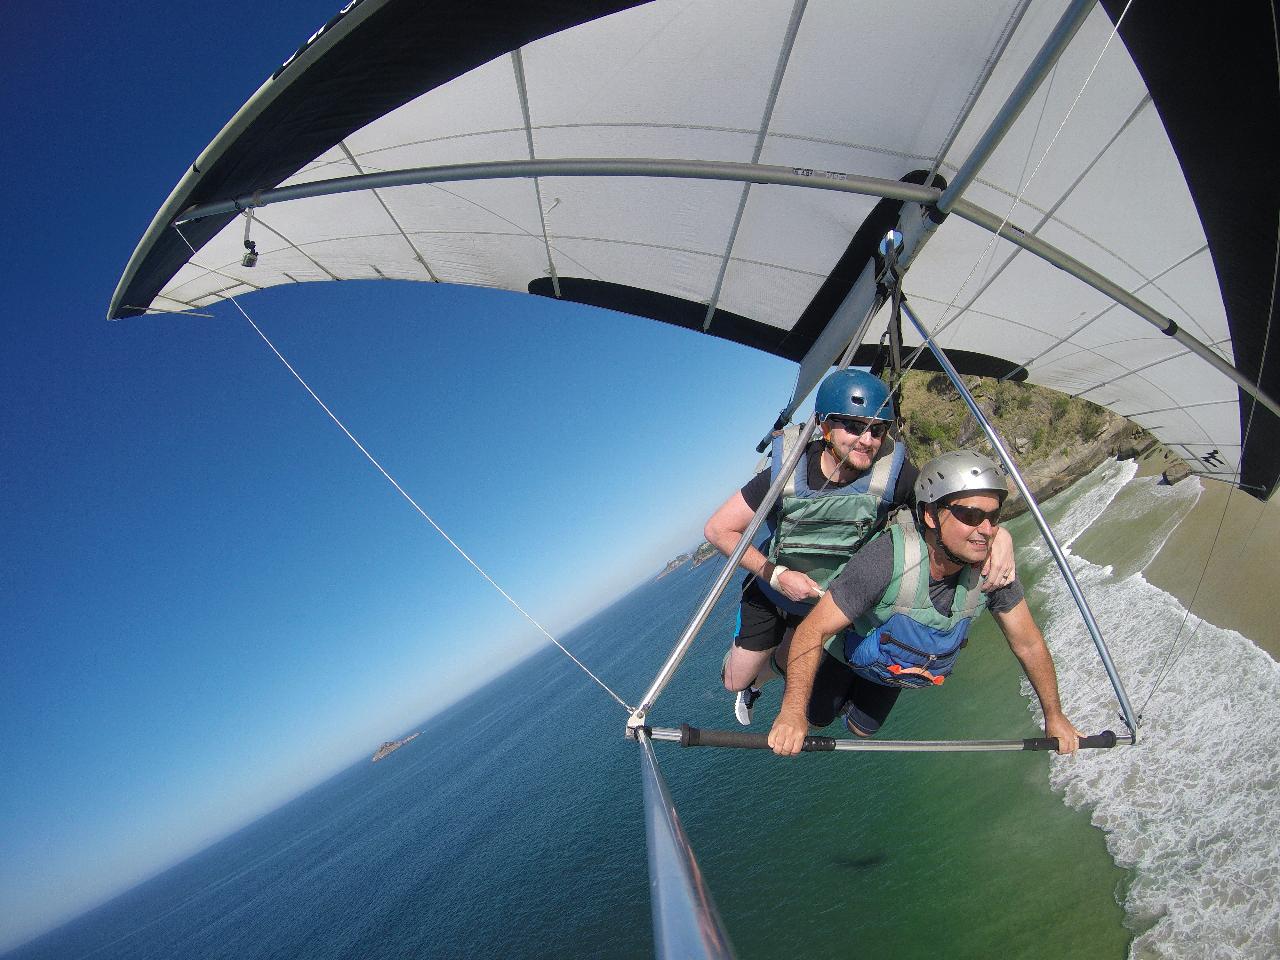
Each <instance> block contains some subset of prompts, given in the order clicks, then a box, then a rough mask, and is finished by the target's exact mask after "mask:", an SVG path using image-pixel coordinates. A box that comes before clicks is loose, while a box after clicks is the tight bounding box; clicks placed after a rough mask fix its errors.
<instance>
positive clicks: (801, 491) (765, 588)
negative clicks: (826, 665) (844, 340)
mask: <svg viewBox="0 0 1280 960" xmlns="http://www.w3.org/2000/svg"><path fill="white" fill-rule="evenodd" d="M814 409H815V411H816V413H817V414H818V421H819V429H820V431H821V436H820V437H806V438H801V437H800V429H801V428H800V427H792V428H790V429H788V430H786V431H783V432H781V433H779V434H777V435H775V437H774V443H773V450H772V453H771V456H770V460H769V466H768V468H767V469H762V470H760V471H759V472H758V473H757V474H756V476H755V477H754V478H753V479H752V480H751V481H750V482H749V483H747V484H746V485H745V486H743V487H742V488H741V489H740V490H738V491H737V492H736V493H734V495H733V496H731V497H730V498H729V499H728V500H726V501H725V502H724V504H722V505H721V506H720V508H719V509H718V510H716V512H715V513H714V514H712V516H711V518H710V519H709V520H708V521H707V523H706V526H705V528H704V531H703V532H704V535H705V536H706V538H707V541H708V542H709V543H711V544H712V545H713V546H715V547H716V548H717V549H719V550H720V552H721V553H723V554H725V555H726V556H727V555H729V554H730V553H732V552H733V549H734V547H736V546H737V544H738V541H739V539H740V538H741V536H742V533H743V531H745V530H746V528H747V525H748V524H749V523H750V521H751V518H752V517H753V516H754V515H755V512H756V510H757V509H759V507H760V504H761V503H762V502H763V501H764V498H765V494H766V493H767V492H768V490H769V487H770V486H771V485H772V483H773V481H774V479H775V478H776V477H777V474H778V472H779V470H780V468H781V465H782V463H783V462H784V461H785V460H786V459H787V456H788V454H789V453H790V452H791V451H792V450H793V449H794V446H795V444H797V443H800V442H805V444H806V449H805V452H804V454H803V455H802V456H801V458H800V462H799V464H798V465H797V466H796V469H795V471H794V472H793V473H792V475H791V477H790V478H789V479H788V481H787V485H786V487H785V488H784V489H783V492H782V496H781V498H780V499H779V501H778V503H777V504H776V505H775V507H774V509H773V511H772V512H771V513H770V516H769V518H768V523H767V532H768V539H767V541H765V542H764V543H762V544H760V545H759V547H758V548H757V547H756V546H755V545H753V546H751V547H748V548H747V551H746V553H745V554H744V555H743V557H742V560H741V564H740V565H741V566H742V567H743V569H745V570H746V571H747V577H746V579H745V581H744V583H743V589H742V601H741V605H740V607H739V611H738V623H737V627H736V630H735V634H734V639H733V644H732V645H731V647H730V648H729V653H728V655H727V656H726V658H725V664H724V685H725V688H726V689H727V690H729V691H731V692H733V693H735V694H736V695H737V698H736V702H735V710H734V712H735V715H736V716H737V718H738V722H739V723H742V724H744V725H745V724H749V723H750V722H751V710H752V705H753V704H754V701H755V698H756V697H757V696H758V695H759V690H760V688H761V687H762V686H763V684H764V683H765V682H766V681H767V680H770V679H773V678H774V677H776V676H777V675H778V674H777V672H775V669H774V668H775V666H777V665H780V664H781V663H782V662H783V661H784V659H785V657H786V646H785V644H786V641H787V639H788V638H789V636H790V632H791V631H792V630H794V629H795V627H796V625H797V624H799V622H800V621H801V620H802V619H803V618H804V617H805V616H806V615H807V614H808V613H809V611H810V610H812V609H813V605H814V603H815V602H817V599H818V597H820V596H821V595H822V592H823V591H824V590H825V589H826V587H827V584H829V583H830V582H831V581H832V580H833V579H834V578H835V577H836V576H837V575H838V574H839V573H840V571H841V569H842V568H843V567H844V565H845V563H847V562H848V560H849V557H850V556H852V555H853V554H854V553H855V552H856V551H857V550H859V549H860V548H861V547H862V546H863V545H864V544H865V543H867V542H868V541H869V540H870V539H871V538H872V537H873V536H875V534H876V533H878V532H879V531H880V530H881V529H882V528H883V526H884V524H885V520H886V518H887V517H888V515H889V514H890V512H892V510H893V509H894V508H896V507H898V506H900V505H902V504H909V503H910V502H911V500H912V491H913V486H914V484H915V481H916V476H917V474H916V469H915V467H914V466H912V464H911V462H910V460H909V459H908V458H907V456H906V449H905V446H904V445H903V444H902V443H901V442H900V441H896V440H895V439H894V438H893V436H892V435H891V434H890V433H889V428H890V426H891V425H892V424H893V421H894V408H893V397H892V394H891V393H890V392H889V388H888V387H887V386H886V385H885V383H884V381H882V380H881V379H880V378H879V377H876V376H873V375H872V374H870V373H868V372H866V371H864V370H857V369H847V370H838V371H836V372H835V373H832V374H830V375H829V376H828V377H827V378H826V379H825V380H823V382H822V385H821V386H820V387H819V388H818V393H817V396H816V398H815V401H814ZM986 573H987V574H988V581H987V583H986V584H985V589H994V588H995V587H998V586H1000V585H1002V584H1004V583H1008V582H1009V581H1011V580H1012V579H1013V577H1014V563H1013V543H1012V541H1011V539H1010V538H1009V535H1008V534H1007V533H1003V532H1002V533H1001V535H1000V538H999V540H998V542H997V543H996V545H995V549H994V550H993V551H992V557H991V559H990V560H989V561H988V569H987V570H986Z"/></svg>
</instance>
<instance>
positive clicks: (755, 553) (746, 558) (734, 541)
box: [711, 533, 772, 582]
mask: <svg viewBox="0 0 1280 960" xmlns="http://www.w3.org/2000/svg"><path fill="white" fill-rule="evenodd" d="M741 539H742V534H740V533H729V534H725V535H723V536H722V537H720V538H719V540H718V541H716V540H713V541H711V545H712V546H713V547H715V548H716V549H717V550H719V551H720V552H721V553H723V554H724V555H725V556H726V557H727V556H729V554H731V553H733V551H734V548H735V547H737V545H738V541H739V540H741ZM768 562H769V560H768V558H767V557H765V555H764V554H763V553H761V552H760V551H759V550H757V549H756V548H755V546H749V547H747V549H746V550H745V551H744V552H743V554H742V559H741V560H739V561H738V566H740V567H741V568H742V569H743V570H745V571H747V573H754V574H755V575H756V576H757V577H759V576H761V575H762V574H764V573H765V572H766V564H768ZM768 573H769V574H770V575H772V571H771V570H770V571H768ZM763 579H764V580H765V581H766V582H767V581H768V579H769V577H767V576H766V577H764V578H763Z"/></svg>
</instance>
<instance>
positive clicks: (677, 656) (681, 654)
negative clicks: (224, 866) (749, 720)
mask: <svg viewBox="0 0 1280 960" xmlns="http://www.w3.org/2000/svg"><path fill="white" fill-rule="evenodd" d="M817 424H818V414H817V413H816V412H815V413H813V414H810V416H809V419H808V420H806V421H805V425H804V427H803V431H804V432H803V433H802V436H806V437H807V436H809V435H810V434H812V433H813V428H814V427H815V426H817ZM806 446H807V444H805V443H797V444H796V448H795V449H794V450H792V451H791V454H790V455H789V456H788V457H787V458H786V460H784V461H783V463H782V467H781V469H780V470H779V471H778V476H777V477H776V478H775V479H774V481H773V483H772V484H770V486H769V492H768V493H766V494H765V495H764V500H763V501H762V502H761V504H760V508H759V509H758V510H756V512H755V516H753V517H752V518H751V522H750V523H748V524H747V529H746V530H744V531H742V537H741V538H740V539H739V540H738V545H737V546H736V547H734V548H733V553H731V554H729V558H728V559H727V560H726V561H725V564H724V569H723V570H721V571H720V575H719V576H718V577H716V582H715V584H714V585H713V586H712V587H711V591H710V593H708V594H707V596H706V598H705V599H703V601H702V604H701V605H700V606H699V607H698V609H697V611H696V612H695V613H694V615H693V619H692V620H690V621H689V625H688V626H687V627H685V628H684V633H682V634H681V635H680V639H679V640H678V641H677V642H676V647H675V649H674V650H672V651H671V655H670V656H669V657H667V662H666V663H664V664H663V665H662V669H660V670H659V671H658V675H657V677H655V678H654V681H653V683H652V684H650V686H649V689H648V690H646V691H645V694H644V696H643V697H642V698H641V700H640V705H639V706H637V707H636V708H635V710H634V711H633V712H632V714H631V717H630V718H629V719H628V720H627V730H628V732H634V731H635V730H636V729H637V728H639V727H642V726H644V719H645V716H646V715H647V714H648V712H649V711H650V710H651V709H653V704H654V702H655V701H657V699H658V697H659V696H660V695H661V694H662V691H663V690H665V689H666V687H667V684H669V683H670V682H671V678H672V677H673V676H674V675H675V672H676V668H677V667H679V666H680V663H681V661H683V660H684V658H685V654H687V653H688V652H689V647H690V646H691V645H692V644H693V641H694V639H695V638H696V637H697V636H698V631H699V630H701V629H702V625H703V624H704V623H706V622H707V617H709V616H710V615H711V609H712V607H714V606H715V605H716V602H717V601H718V600H719V599H720V596H721V594H723V593H724V588H725V587H727V586H728V585H729V581H730V580H731V579H733V576H734V574H735V573H737V572H738V564H739V562H741V560H742V555H743V554H745V553H746V552H747V548H748V547H750V546H751V541H752V540H753V539H754V538H755V534H756V531H757V530H759V529H760V525H761V524H762V523H764V520H765V517H767V516H768V515H769V511H770V510H772V509H773V505H774V504H775V503H777V502H778V497H779V496H781V495H782V488H783V487H785V486H786V485H787V480H788V478H789V477H790V476H791V474H792V472H794V470H795V468H796V465H797V464H798V463H799V462H800V458H801V457H802V456H803V455H804V449H805V447H806Z"/></svg>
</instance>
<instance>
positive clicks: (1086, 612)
mask: <svg viewBox="0 0 1280 960" xmlns="http://www.w3.org/2000/svg"><path fill="white" fill-rule="evenodd" d="M902 312H903V314H904V315H906V317H907V319H908V320H910V321H911V325H912V326H914V327H915V328H916V331H917V332H918V333H919V334H920V336H921V338H922V339H923V340H924V342H925V344H926V345H927V346H928V347H929V350H930V351H931V352H932V353H933V355H934V357H935V358H936V359H937V361H938V363H939V365H940V366H941V367H942V369H943V371H944V372H945V373H946V375H947V377H948V378H949V379H950V380H951V382H952V383H953V384H954V385H955V388H956V389H957V390H958V391H960V396H961V397H963V398H964V402H965V405H966V406H968V408H969V412H970V413H972V414H973V416H974V419H976V420H977V421H978V425H979V426H980V427H982V432H983V433H985V434H986V435H987V440H988V441H989V442H990V443H991V447H992V449H993V450H995V452H996V455H997V456H998V457H999V458H1000V460H1001V462H1003V463H1004V465H1005V469H1006V470H1008V471H1009V476H1010V477H1012V478H1013V482H1014V485H1015V486H1017V488H1018V492H1019V493H1021V494H1022V497H1023V499H1024V500H1025V501H1026V503H1027V509H1028V510H1030V511H1031V515H1032V517H1034V518H1035V522H1036V526H1037V527H1039V528H1040V533H1041V535H1043V537H1044V541H1045V543H1046V544H1048V546H1049V552H1050V553H1051V554H1052V555H1053V561H1054V563H1056V564H1057V565H1058V569H1059V570H1061V571H1062V576H1063V578H1064V579H1065V580H1066V582H1067V589H1068V590H1070V592H1071V596H1072V598H1073V599H1074V600H1075V602H1076V606H1077V607H1078V608H1079V609H1080V615H1081V617H1083V618H1084V623H1085V627H1086V628H1088V630H1089V635H1090V636H1091V637H1092V638H1093V645H1094V647H1096V648H1097V651H1098V656H1099V657H1100V658H1101V660H1102V666H1103V668H1104V669H1105V670H1106V671H1107V676H1108V677H1109V678H1110V680H1111V686H1112V688H1113V689H1114V690H1115V694H1116V699H1117V700H1118V701H1119V702H1120V711H1121V713H1122V714H1123V715H1124V722H1125V724H1126V725H1128V727H1129V732H1130V733H1131V734H1132V735H1133V738H1134V742H1137V736H1138V723H1137V719H1136V717H1135V715H1134V712H1133V707H1132V706H1131V705H1130V703H1129V696H1128V694H1126V693H1125V689H1124V684H1123V683H1122V682H1121V680H1120V675H1119V673H1117V672H1116V667H1115V663H1114V662H1112V660H1111V652H1110V651H1109V650H1108V649H1107V644H1106V641H1105V640H1103V639H1102V631H1101V630H1099V629H1098V623H1097V621H1096V620H1095V619H1094V618H1093V611H1092V610H1090V609H1089V602H1088V601H1087V600H1086V599H1085V597H1084V593H1083V592H1081V590H1080V584H1078V583H1077V582H1076V577H1075V574H1074V573H1072V572H1071V565H1070V564H1069V563H1067V558H1066V555H1065V554H1063V552H1062V547H1060V546H1059V545H1058V540H1057V538H1056V537H1055V536H1054V535H1053V530H1052V529H1051V528H1050V527H1049V522H1048V521H1047V520H1046V519H1045V518H1044V514H1043V513H1041V512H1040V505H1039V504H1037V503H1036V501H1035V498H1034V497H1033V496H1031V491H1030V489H1028V488H1027V484H1026V481H1025V480H1023V479H1022V473H1021V472H1020V471H1019V470H1018V465H1017V464H1016V463H1014V461H1013V457H1011V456H1010V455H1009V451H1008V450H1007V449H1005V446H1004V443H1003V442H1002V441H1001V440H1000V436H999V434H997V433H996V431H995V428H994V427H992V426H991V423H990V421H988V420H987V418H986V416H985V415H984V414H983V412H982V410H981V408H979V406H978V403H977V401H976V400H974V399H973V394H971V393H970V392H969V388H968V387H966V386H965V384H964V380H963V379H962V378H961V377H960V374H959V372H958V371H957V370H956V368H955V367H954V366H953V365H952V363H951V360H950V358H949V357H947V354H946V352H945V351H944V350H943V349H942V348H941V347H940V346H938V344H937V343H935V342H934V340H933V335H932V334H931V333H930V331H929V330H928V328H926V327H925V325H924V324H923V323H922V322H921V321H920V318H919V317H917V316H916V314H915V311H914V310H912V309H911V307H910V306H909V305H908V303H907V301H906V299H905V298H904V299H903V301H902Z"/></svg>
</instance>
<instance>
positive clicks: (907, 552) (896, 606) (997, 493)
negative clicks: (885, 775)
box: [769, 450, 1081, 756]
mask: <svg viewBox="0 0 1280 960" xmlns="http://www.w3.org/2000/svg"><path fill="white" fill-rule="evenodd" d="M1007 494H1008V487H1007V486H1006V484H1005V479H1004V474H1003V472H1002V471H1001V470H1000V468H999V467H997V466H996V465H995V464H994V463H993V462H992V461H991V460H990V459H988V458H987V457H985V456H983V455H982V454H979V453H975V452H972V451H967V450H957V451H952V452H951V453H944V454H943V455H942V456H940V457H935V458H934V459H933V460H930V461H929V462H928V463H926V464H925V465H924V466H923V467H922V468H921V470H920V474H919V477H918V479H917V481H916V484H915V498H916V513H915V515H910V514H906V513H903V514H899V515H898V517H895V520H894V522H891V523H890V524H889V526H888V528H886V529H885V531H884V532H883V533H882V534H880V535H879V536H878V537H876V538H875V539H874V540H873V541H872V542H870V543H868V544H867V545H866V547H865V548H864V549H862V550H861V551H860V552H859V553H858V554H857V556H855V557H854V558H853V559H852V560H850V561H849V563H848V564H847V565H846V566H845V567H844V569H843V570H842V571H841V572H840V574H839V576H837V577H836V578H835V579H834V580H833V581H832V582H831V584H830V586H829V587H828V589H827V591H826V593H825V594H824V595H823V597H822V599H821V600H819V601H818V603H817V605H816V606H815V607H814V608H813V612H812V613H810V614H809V615H808V616H807V617H806V618H805V619H804V621H803V622H802V623H801V624H800V625H799V626H798V627H797V628H796V630H795V634H794V636H793V637H792V638H791V644H790V650H789V652H788V655H787V690H786V694H785V695H784V697H783V701H782V709H781V710H780V711H779V712H778V716H777V719H776V720H775V721H774V724H773V729H772V730H771V731H770V732H769V745H770V746H771V747H773V750H774V752H775V753H778V754H780V755H783V756H790V755H792V754H794V753H798V752H799V750H800V746H801V744H802V743H803V741H804V737H805V735H806V734H807V733H808V732H809V725H810V724H811V723H813V724H815V725H819V726H825V725H826V724H828V723H830V722H831V721H832V720H833V719H834V718H835V716H836V715H837V711H839V712H842V713H843V714H844V722H845V726H846V727H847V728H848V729H849V731H850V732H851V733H853V734H855V735H857V736H860V737H869V736H872V735H874V734H875V733H876V732H877V731H878V730H879V729H880V726H881V724H883V723H884V721H885V718H886V717H887V716H888V714H889V711H890V710H891V709H892V708H893V705H894V703H895V702H896V700H897V699H898V695H899V694H900V693H901V691H902V690H904V689H910V688H924V689H928V688H931V687H934V686H938V685H940V684H942V683H943V682H944V681H945V680H946V678H947V677H948V676H949V675H950V674H951V671H952V668H953V667H954V665H955V662H956V658H957V657H958V655H959V654H960V651H961V649H962V648H963V647H964V646H965V644H966V642H967V637H968V632H969V627H970V625H971V624H972V622H973V620H974V619H975V618H976V617H977V616H979V615H980V614H981V613H982V611H983V610H984V609H988V610H990V611H991V613H992V615H993V616H994V617H995V620H996V624H997V625H998V626H999V627H1000V630H1001V632H1003V633H1004V636H1005V639H1006V640H1007V641H1008V643H1009V648H1010V649H1011V650H1012V651H1013V653H1014V655H1015V656H1017V658H1018V661H1019V662H1020V663H1021V664H1022V668H1023V671H1024V672H1025V673H1026V675H1027V679H1028V680H1030V681H1031V686H1032V687H1033V688H1034V689H1035V692H1036V696H1037V697H1039V699H1040V706H1041V709H1042V710H1043V712H1044V727H1045V736H1047V737H1057V738H1058V744H1059V747H1058V752H1059V753H1073V752H1074V751H1075V750H1076V748H1077V745H1078V742H1079V737H1080V736H1081V734H1080V731H1078V730H1077V729H1076V728H1075V726H1074V725H1073V724H1072V723H1071V721H1070V720H1068V719H1067V716H1066V714H1065V713H1063V711H1062V705H1061V703H1060V701H1059V699H1058V683H1057V678H1056V675H1055V673H1054V667H1053V657H1052V656H1051V655H1050V654H1049V648H1048V647H1047V646H1046V645H1045V642H1044V637H1043V635H1041V633H1040V629H1039V628H1038V627H1037V626H1036V623H1035V621H1034V620H1033V619H1032V617H1031V611H1030V608H1029V607H1028V606H1027V601H1026V599H1025V598H1024V597H1023V594H1022V586H1021V584H1020V583H1019V582H1018V580H1017V579H1016V578H1015V579H1014V580H1012V581H1011V582H1010V583H1008V584H1007V585H1003V586H1001V587H999V588H997V589H995V590H992V591H991V592H990V593H985V594H984V593H983V592H982V590H981V589H980V588H981V585H982V574H981V569H982V566H983V564H984V563H986V561H987V560H988V558H989V556H990V551H991V544H992V542H993V541H994V539H995V536H996V531H997V530H998V529H999V524H1000V508H1001V506H1002V505H1003V502H1004V498H1005V496H1006V495H1007ZM850 627H852V629H849V628H850Z"/></svg>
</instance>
